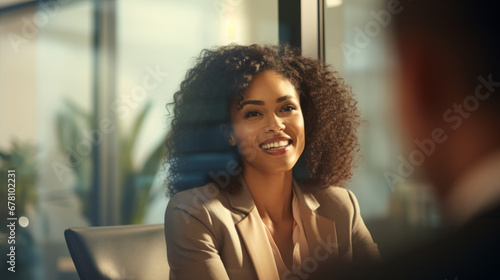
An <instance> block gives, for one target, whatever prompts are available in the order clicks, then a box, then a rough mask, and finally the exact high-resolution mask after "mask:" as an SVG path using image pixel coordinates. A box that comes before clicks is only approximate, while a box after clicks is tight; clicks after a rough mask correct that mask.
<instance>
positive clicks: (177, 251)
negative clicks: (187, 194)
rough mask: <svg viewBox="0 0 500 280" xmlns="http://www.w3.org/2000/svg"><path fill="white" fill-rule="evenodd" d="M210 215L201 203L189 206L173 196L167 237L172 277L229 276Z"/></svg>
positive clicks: (168, 215)
mask: <svg viewBox="0 0 500 280" xmlns="http://www.w3.org/2000/svg"><path fill="white" fill-rule="evenodd" d="M210 221H211V220H210V216H209V214H208V212H207V211H206V209H205V208H204V207H202V205H200V204H196V207H190V206H189V205H187V204H185V203H179V202H177V201H176V197H173V198H172V199H171V200H170V202H169V204H168V207H167V211H166V212H165V240H166V243H167V257H168V263H169V265H170V276H171V278H173V279H229V277H228V275H227V272H226V269H225V267H224V264H223V263H222V260H221V258H220V256H219V254H218V250H217V248H218V246H217V245H218V241H217V238H216V237H215V235H214V234H213V232H212V230H211V225H210Z"/></svg>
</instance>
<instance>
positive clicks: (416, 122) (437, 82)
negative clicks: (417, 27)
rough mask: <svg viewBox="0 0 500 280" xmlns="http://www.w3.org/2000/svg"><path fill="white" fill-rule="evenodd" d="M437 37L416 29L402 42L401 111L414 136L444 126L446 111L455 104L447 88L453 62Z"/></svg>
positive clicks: (404, 126)
mask: <svg viewBox="0 0 500 280" xmlns="http://www.w3.org/2000/svg"><path fill="white" fill-rule="evenodd" d="M433 39H434V38H430V37H429V36H427V37H425V36H424V35H422V34H420V33H418V32H415V33H413V34H412V36H409V35H408V36H404V37H403V38H401V39H400V41H399V42H398V43H399V44H398V51H399V58H400V59H399V73H398V78H399V85H398V86H399V89H398V97H397V100H398V110H399V112H398V113H399V114H398V115H399V116H401V121H402V122H403V123H402V127H403V129H405V130H407V131H406V132H407V136H409V137H410V138H411V140H412V139H415V138H419V139H420V138H421V137H424V136H426V137H428V135H429V134H430V133H431V131H432V129H434V128H436V127H440V126H442V125H443V123H442V122H443V112H444V111H445V110H446V108H447V107H449V106H450V105H452V104H450V102H449V100H448V99H447V98H446V96H445V93H446V92H447V91H449V90H448V89H445V88H444V87H445V86H446V85H447V84H448V83H449V74H450V69H449V68H450V66H449V65H448V64H447V60H446V59H445V57H444V55H443V54H442V49H441V48H440V46H439V44H438V42H436V41H435V40H433Z"/></svg>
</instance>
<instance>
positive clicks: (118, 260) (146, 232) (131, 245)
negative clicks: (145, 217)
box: [64, 225, 170, 280]
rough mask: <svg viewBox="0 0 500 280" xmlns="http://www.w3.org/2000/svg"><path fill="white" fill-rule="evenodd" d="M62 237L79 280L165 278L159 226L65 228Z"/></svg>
mask: <svg viewBox="0 0 500 280" xmlns="http://www.w3.org/2000/svg"><path fill="white" fill-rule="evenodd" d="M64 237H65V238H66V244H67V245H68V249H69V252H70V254H71V258H72V259H73V262H74V264H75V267H76V270H77V271H78V275H79V276H80V279H82V280H97V279H116V280H118V279H120V280H143V279H144V280H155V279H168V278H169V273H170V272H169V269H170V268H169V266H168V262H167V252H166V245H165V237H164V233H163V225H127V226H107V227H86V228H69V229H67V230H65V231H64Z"/></svg>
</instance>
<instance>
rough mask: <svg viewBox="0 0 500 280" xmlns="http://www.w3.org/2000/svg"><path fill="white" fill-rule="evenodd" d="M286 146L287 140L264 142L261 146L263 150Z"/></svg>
mask: <svg viewBox="0 0 500 280" xmlns="http://www.w3.org/2000/svg"><path fill="white" fill-rule="evenodd" d="M286 146H288V141H277V142H273V143H268V144H264V145H262V148H264V149H265V150H269V149H276V148H283V147H286Z"/></svg>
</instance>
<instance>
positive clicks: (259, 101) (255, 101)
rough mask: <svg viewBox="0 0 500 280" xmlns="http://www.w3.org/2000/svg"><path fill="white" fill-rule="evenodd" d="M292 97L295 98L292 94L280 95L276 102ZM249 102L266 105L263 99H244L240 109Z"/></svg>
mask: <svg viewBox="0 0 500 280" xmlns="http://www.w3.org/2000/svg"><path fill="white" fill-rule="evenodd" d="M292 98H294V97H293V96H291V95H285V96H282V97H279V98H278V99H276V103H280V102H283V101H285V100H288V99H292ZM249 104H252V105H259V106H263V105H264V101H261V100H246V101H243V102H241V104H240V106H239V108H238V110H241V109H242V108H243V106H245V105H249Z"/></svg>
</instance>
